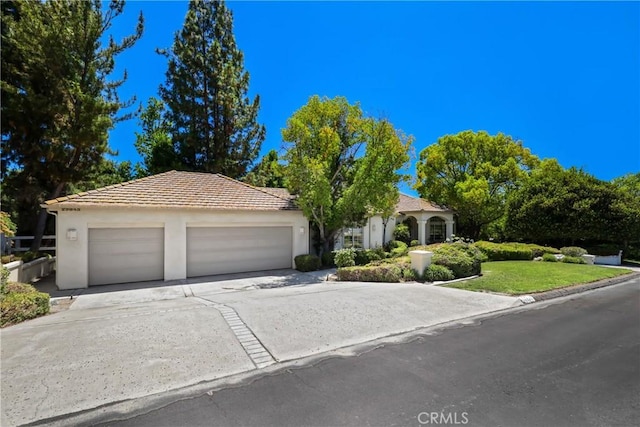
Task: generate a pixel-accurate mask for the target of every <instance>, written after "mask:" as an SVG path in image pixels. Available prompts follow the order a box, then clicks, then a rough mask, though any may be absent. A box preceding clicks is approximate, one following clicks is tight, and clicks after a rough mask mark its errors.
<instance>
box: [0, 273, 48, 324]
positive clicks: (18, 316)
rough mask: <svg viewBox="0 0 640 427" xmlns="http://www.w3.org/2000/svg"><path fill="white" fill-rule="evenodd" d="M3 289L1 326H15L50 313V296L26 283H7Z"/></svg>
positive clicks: (0, 309) (0, 312)
mask: <svg viewBox="0 0 640 427" xmlns="http://www.w3.org/2000/svg"><path fill="white" fill-rule="evenodd" d="M3 271H4V270H3ZM2 288H3V293H2V294H1V300H0V326H9V325H13V324H16V323H20V322H23V321H25V320H29V319H34V318H36V317H39V316H42V315H44V314H47V313H49V294H46V293H44V292H38V291H37V290H36V289H35V288H34V287H33V286H31V285H27V284H26V283H5V284H4V286H3V287H2Z"/></svg>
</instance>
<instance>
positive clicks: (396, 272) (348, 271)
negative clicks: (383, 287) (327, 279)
mask: <svg viewBox="0 0 640 427" xmlns="http://www.w3.org/2000/svg"><path fill="white" fill-rule="evenodd" d="M401 279H402V269H401V268H400V267H398V266H397V265H392V264H385V265H369V266H360V267H343V268H339V269H338V280H342V281H346V282H394V283H395V282H399V281H400V280H401Z"/></svg>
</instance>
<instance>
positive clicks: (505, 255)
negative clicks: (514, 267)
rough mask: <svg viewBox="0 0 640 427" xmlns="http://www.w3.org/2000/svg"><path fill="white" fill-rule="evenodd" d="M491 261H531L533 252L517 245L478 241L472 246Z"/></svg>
mask: <svg viewBox="0 0 640 427" xmlns="http://www.w3.org/2000/svg"><path fill="white" fill-rule="evenodd" d="M474 246H475V247H476V248H478V249H479V250H481V251H482V252H483V253H484V254H485V255H486V256H487V258H488V259H489V260H491V261H507V260H531V259H533V251H532V250H531V249H530V248H528V247H527V245H522V244H518V243H492V242H485V241H480V242H476V243H475V244H474Z"/></svg>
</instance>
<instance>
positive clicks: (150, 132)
mask: <svg viewBox="0 0 640 427" xmlns="http://www.w3.org/2000/svg"><path fill="white" fill-rule="evenodd" d="M165 115H166V107H165V105H164V103H163V102H162V101H160V100H159V99H157V98H154V97H151V98H150V99H149V101H148V103H147V106H146V107H145V108H144V109H143V110H142V112H141V113H140V119H139V123H140V127H141V128H142V133H138V132H136V141H135V142H134V145H135V147H136V150H137V151H138V154H140V156H141V157H142V164H137V165H136V176H137V177H139V178H140V177H144V176H149V175H154V174H157V173H162V172H166V171H170V170H173V169H180V168H181V164H180V163H179V162H178V161H177V154H176V152H175V150H174V146H173V141H172V140H171V123H169V122H168V121H167V119H166V117H165Z"/></svg>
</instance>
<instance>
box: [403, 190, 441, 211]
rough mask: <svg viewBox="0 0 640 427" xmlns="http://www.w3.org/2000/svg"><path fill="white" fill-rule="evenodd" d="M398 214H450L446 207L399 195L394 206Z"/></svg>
mask: <svg viewBox="0 0 640 427" xmlns="http://www.w3.org/2000/svg"><path fill="white" fill-rule="evenodd" d="M396 211H398V212H420V211H426V212H451V209H448V208H447V207H446V206H439V205H436V204H435V203H432V202H429V201H427V200H424V199H421V198H419V197H411V196H407V195H406V194H400V200H399V201H398V205H397V206H396Z"/></svg>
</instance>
